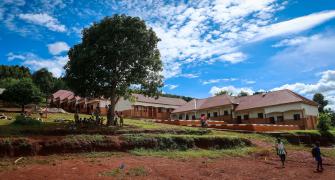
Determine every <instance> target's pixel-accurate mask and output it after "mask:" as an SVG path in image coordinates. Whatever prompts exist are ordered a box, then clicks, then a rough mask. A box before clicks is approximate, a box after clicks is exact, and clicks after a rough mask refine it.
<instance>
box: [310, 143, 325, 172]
mask: <svg viewBox="0 0 335 180" xmlns="http://www.w3.org/2000/svg"><path fill="white" fill-rule="evenodd" d="M312 155H313V157H314V158H315V161H316V162H317V166H316V167H317V168H316V171H317V172H322V171H323V167H322V157H321V150H320V142H316V143H315V146H314V147H313V149H312Z"/></svg>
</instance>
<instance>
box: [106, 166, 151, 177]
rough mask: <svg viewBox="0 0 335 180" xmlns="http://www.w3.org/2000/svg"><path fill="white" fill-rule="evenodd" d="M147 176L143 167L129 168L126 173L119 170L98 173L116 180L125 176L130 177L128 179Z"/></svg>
mask: <svg viewBox="0 0 335 180" xmlns="http://www.w3.org/2000/svg"><path fill="white" fill-rule="evenodd" d="M148 174H149V172H148V171H147V170H146V169H145V168H144V167H143V166H139V167H133V168H130V169H129V170H128V171H125V170H123V169H120V168H115V169H112V170H110V171H105V172H102V173H100V175H102V176H111V177H117V178H118V179H123V178H125V177H126V176H130V177H133V176H147V175H148Z"/></svg>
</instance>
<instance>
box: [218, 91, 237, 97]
mask: <svg viewBox="0 0 335 180" xmlns="http://www.w3.org/2000/svg"><path fill="white" fill-rule="evenodd" d="M224 94H227V95H229V96H231V95H233V93H232V92H229V91H226V90H222V91H219V92H217V93H215V96H220V95H224Z"/></svg>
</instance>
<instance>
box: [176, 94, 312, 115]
mask: <svg viewBox="0 0 335 180" xmlns="http://www.w3.org/2000/svg"><path fill="white" fill-rule="evenodd" d="M295 102H303V103H306V104H310V105H313V106H317V103H316V102H314V101H311V100H309V99H307V98H305V97H303V96H301V95H299V94H297V93H295V92H292V91H290V90H288V89H284V90H279V91H273V92H269V93H264V94H257V95H252V96H242V97H233V96H229V95H220V96H214V97H209V98H206V99H197V100H192V101H190V102H188V103H187V104H185V105H183V106H181V107H179V108H177V109H175V110H174V111H173V113H177V112H186V111H192V110H200V109H208V108H213V107H218V106H225V105H230V104H231V105H233V104H235V105H236V109H235V110H236V111H241V110H247V109H253V108H261V107H266V106H274V105H281V104H288V103H295Z"/></svg>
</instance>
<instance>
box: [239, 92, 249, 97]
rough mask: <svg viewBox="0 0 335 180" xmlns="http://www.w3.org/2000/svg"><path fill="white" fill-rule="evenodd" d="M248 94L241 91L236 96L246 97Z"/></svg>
mask: <svg viewBox="0 0 335 180" xmlns="http://www.w3.org/2000/svg"><path fill="white" fill-rule="evenodd" d="M248 95H249V94H248V93H247V92H245V91H241V92H240V93H239V94H238V95H237V96H240V97H241V96H248Z"/></svg>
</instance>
